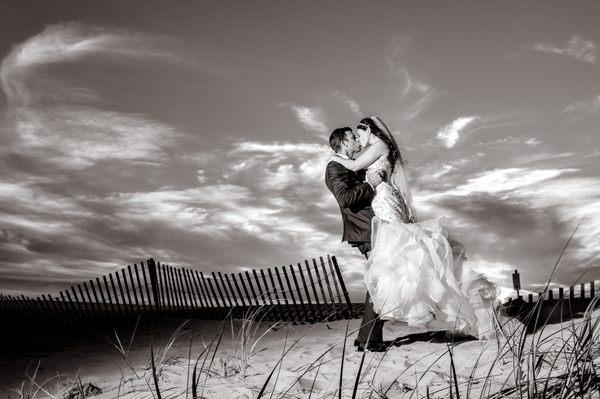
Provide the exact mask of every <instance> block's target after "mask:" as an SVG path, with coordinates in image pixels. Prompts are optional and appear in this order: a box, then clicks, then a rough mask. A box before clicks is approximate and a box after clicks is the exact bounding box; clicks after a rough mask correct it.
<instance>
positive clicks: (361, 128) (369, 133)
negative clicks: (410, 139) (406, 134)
mask: <svg viewBox="0 0 600 399" xmlns="http://www.w3.org/2000/svg"><path fill="white" fill-rule="evenodd" d="M374 118H375V117H369V118H363V119H361V120H360V122H359V123H358V126H357V127H356V133H357V135H358V140H359V142H360V145H361V146H362V147H366V146H367V145H369V144H370V143H372V141H373V136H374V137H377V138H378V139H380V140H381V141H383V142H384V143H385V144H387V146H388V148H389V149H390V152H389V153H388V159H389V161H390V164H391V165H395V164H396V161H400V163H401V164H402V165H404V164H405V163H406V161H405V160H404V158H403V157H402V154H401V153H400V149H399V148H398V144H396V140H394V138H393V137H392V134H391V133H390V132H389V130H388V129H387V126H385V124H384V123H383V121H381V119H379V118H377V119H378V122H379V123H378V122H376V121H375V119H374ZM383 129H385V130H386V131H384V130H383Z"/></svg>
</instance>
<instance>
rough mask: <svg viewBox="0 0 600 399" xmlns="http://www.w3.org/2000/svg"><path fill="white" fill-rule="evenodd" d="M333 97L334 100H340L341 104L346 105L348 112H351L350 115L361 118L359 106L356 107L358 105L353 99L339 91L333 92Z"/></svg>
mask: <svg viewBox="0 0 600 399" xmlns="http://www.w3.org/2000/svg"><path fill="white" fill-rule="evenodd" d="M333 96H334V97H335V98H337V99H338V100H340V101H341V102H343V103H344V104H346V105H347V106H348V108H350V111H352V113H353V114H354V115H356V116H362V114H361V112H360V106H359V105H358V103H357V102H356V100H355V99H353V98H352V97H350V96H349V95H347V94H346V93H344V92H341V91H334V92H333Z"/></svg>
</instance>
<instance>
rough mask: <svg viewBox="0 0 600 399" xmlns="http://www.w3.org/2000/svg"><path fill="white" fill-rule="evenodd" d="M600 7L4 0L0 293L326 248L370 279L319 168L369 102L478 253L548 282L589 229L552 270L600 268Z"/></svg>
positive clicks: (431, 212)
mask: <svg viewBox="0 0 600 399" xmlns="http://www.w3.org/2000/svg"><path fill="white" fill-rule="evenodd" d="M599 20H600V4H598V3H597V2H592V1H589V2H586V1H580V2H576V3H573V2H568V1H560V2H559V1H528V2H518V1H502V2H500V1H497V2H481V1H460V2H429V1H418V2H417V1H414V2H399V1H394V2H391V1H390V2H387V1H376V2H370V1H369V2H367V1H326V2H323V1H314V2H313V1H302V2H298V1H256V0H255V1H252V2H246V1H177V2H167V1H164V2H156V1H148V0H143V1H128V2H121V1H119V2H115V1H102V2H81V1H73V2H71V1H52V2H45V1H23V0H19V1H17V0H8V1H3V2H2V3H1V4H0V60H1V61H0V86H1V89H2V90H1V92H2V93H1V95H0V292H2V293H7V294H11V293H25V294H35V293H38V294H39V293H53V292H56V291H58V290H59V289H63V288H66V287H67V286H69V285H70V284H72V283H74V282H79V281H83V280H86V279H89V278H93V277H96V276H100V275H102V274H105V273H108V272H110V271H113V270H115V269H116V268H117V267H122V266H125V265H127V264H133V263H139V262H140V261H143V260H145V259H147V258H149V257H153V258H154V259H156V260H159V261H162V262H164V263H168V264H171V265H185V266H190V267H193V268H196V269H198V270H204V271H226V272H236V271H240V270H245V268H248V267H251V268H262V267H269V266H278V265H288V264H295V263H297V262H299V261H302V260H303V259H309V258H313V257H318V256H323V255H325V254H332V255H336V256H337V258H338V261H339V263H340V266H341V267H342V269H343V271H344V277H345V281H346V283H347V285H348V286H349V287H350V289H351V291H352V294H353V295H354V296H355V297H360V296H361V295H362V292H364V284H363V282H362V265H363V259H362V258H361V257H360V256H359V254H358V251H357V250H356V249H354V248H351V247H349V246H348V245H347V244H346V243H342V242H341V231H342V224H341V216H340V212H339V209H338V207H337V204H336V202H335V199H334V198H333V196H332V194H331V193H330V192H329V191H328V189H327V188H326V186H325V184H324V169H325V165H326V162H327V159H328V158H329V157H330V155H331V150H330V149H329V147H328V142H327V138H328V136H329V134H330V132H331V130H332V129H334V128H336V127H341V126H351V127H354V126H356V124H357V122H358V121H359V120H360V118H362V117H363V116H370V115H377V116H379V117H381V118H382V119H383V120H384V121H386V123H387V124H388V126H389V127H390V128H391V130H392V131H393V133H394V135H395V137H396V139H397V141H398V142H399V144H400V147H401V150H402V152H403V155H404V157H405V158H406V159H407V160H408V165H407V168H408V169H407V171H408V173H409V176H410V182H411V186H412V187H413V195H414V197H415V202H416V207H417V212H418V215H419V218H420V219H427V218H435V217H446V219H447V221H448V226H449V230H450V232H451V234H452V235H453V236H455V237H457V238H458V239H459V240H460V241H461V242H462V243H463V244H464V245H465V247H466V253H467V256H468V258H469V263H470V264H471V265H473V266H474V267H475V268H477V269H478V270H480V271H483V272H485V273H486V274H488V275H489V276H491V278H493V279H494V281H497V282H498V283H499V284H501V285H503V286H504V287H505V288H506V289H509V288H510V287H511V280H510V274H511V273H512V272H513V271H514V270H515V269H518V270H519V272H520V275H521V281H522V285H523V288H524V289H527V290H532V291H534V292H537V291H538V290H539V287H540V286H541V284H543V283H545V281H546V280H547V279H548V278H549V277H550V274H551V272H552V269H553V267H554V264H555V262H556V260H557V259H558V257H559V255H560V253H561V250H562V248H563V246H564V245H565V243H566V242H567V240H568V239H569V237H570V236H571V235H572V234H573V232H575V234H574V236H573V240H572V242H571V243H570V245H569V246H568V248H567V250H566V251H565V254H564V256H563V257H562V259H561V262H560V268H559V272H558V275H557V276H556V277H555V278H554V283H556V284H559V285H571V284H573V283H575V282H576V281H578V279H579V281H580V282H581V281H590V280H594V279H600V245H598V237H600V173H599V172H600V162H599V158H600V152H599V148H600V134H599V133H598V124H599V122H600V47H599V46H600V25H598V21H599ZM578 225H579V228H578V229H577V226H578ZM576 229H577V230H576Z"/></svg>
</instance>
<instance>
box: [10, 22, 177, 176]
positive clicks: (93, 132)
mask: <svg viewBox="0 0 600 399" xmlns="http://www.w3.org/2000/svg"><path fill="white" fill-rule="evenodd" d="M167 44H168V40H167V39H165V38H162V37H155V36H150V35H144V34H142V33H139V32H131V31H126V30H119V29H113V30H108V29H105V28H100V27H94V26H85V25H81V24H76V23H70V24H56V25H50V26H48V27H46V28H45V29H44V30H43V31H42V32H41V33H39V34H37V35H35V36H33V37H31V38H29V39H27V40H26V41H25V42H23V43H21V44H19V45H17V46H15V47H14V48H13V49H12V50H11V51H10V53H9V54H8V55H7V56H6V57H5V58H4V60H3V61H2V64H1V66H0V82H1V87H2V90H3V91H4V93H5V94H6V96H7V98H8V100H9V107H8V109H7V112H6V114H5V116H6V118H5V120H4V121H3V122H2V128H3V130H4V131H5V134H4V135H3V137H2V139H1V140H3V144H5V145H6V149H7V151H10V152H12V153H13V154H18V155H19V156H26V157H30V158H31V159H36V160H37V162H39V163H53V164H54V165H55V166H58V167H60V168H63V169H66V170H68V169H82V168H86V167H90V166H92V165H95V164H96V163H98V162H100V161H109V160H111V161H130V162H131V161H133V162H142V163H147V164H148V163H150V164H156V163H159V162H161V161H163V160H164V159H165V152H164V151H163V150H164V148H165V147H166V146H169V145H170V144H172V143H173V141H174V139H175V138H176V137H177V136H178V132H177V130H176V129H175V128H174V127H172V126H169V125H167V124H164V123H161V122H159V121H157V120H154V119H152V118H151V117H149V116H146V115H141V114H134V113H127V112H118V111H115V110H104V109H101V108H99V107H100V104H101V102H102V101H105V102H110V99H107V98H102V96H100V94H99V92H98V91H96V90H95V89H94V88H93V87H81V86H80V83H77V84H75V83H73V82H71V81H70V80H69V76H68V74H64V73H63V74H60V73H57V71H56V69H53V68H48V66H51V65H56V64H61V65H65V66H69V65H71V66H73V65H81V66H82V68H87V72H88V74H89V75H93V73H94V72H96V71H98V69H95V68H101V67H99V66H98V62H96V64H95V67H90V65H89V64H86V63H85V62H84V61H86V60H88V59H92V58H93V59H94V60H101V61H99V62H100V63H102V62H109V61H111V62H114V63H115V64H114V65H117V66H118V67H122V68H129V67H130V65H128V63H131V62H132V61H144V64H145V65H146V64H147V61H149V60H151V59H158V60H160V62H161V63H164V62H183V61H181V58H180V57H179V56H178V55H176V54H175V53H174V52H173V51H172V50H171V49H170V48H169V46H167ZM114 65H113V67H114ZM146 67H149V66H148V65H146ZM83 104H85V105H83Z"/></svg>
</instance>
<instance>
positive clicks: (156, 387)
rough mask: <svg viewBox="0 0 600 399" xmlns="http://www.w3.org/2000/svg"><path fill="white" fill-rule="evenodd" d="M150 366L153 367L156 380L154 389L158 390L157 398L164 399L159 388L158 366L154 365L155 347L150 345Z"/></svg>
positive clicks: (153, 376)
mask: <svg viewBox="0 0 600 399" xmlns="http://www.w3.org/2000/svg"><path fill="white" fill-rule="evenodd" d="M150 364H151V366H152V378H153V379H154V388H155V389H156V396H157V397H158V399H162V396H161V394H160V387H159V386H158V375H156V365H155V364H154V345H153V344H152V343H150Z"/></svg>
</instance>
